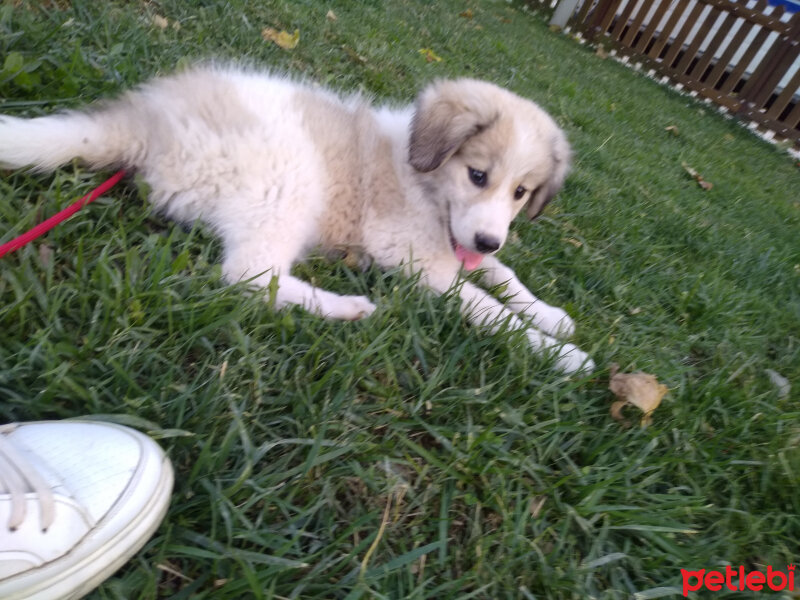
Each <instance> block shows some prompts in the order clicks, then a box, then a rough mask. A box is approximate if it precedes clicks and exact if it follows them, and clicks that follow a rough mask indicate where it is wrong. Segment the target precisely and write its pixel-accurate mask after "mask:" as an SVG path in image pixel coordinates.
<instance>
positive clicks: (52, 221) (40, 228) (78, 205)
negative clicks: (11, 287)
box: [0, 171, 125, 258]
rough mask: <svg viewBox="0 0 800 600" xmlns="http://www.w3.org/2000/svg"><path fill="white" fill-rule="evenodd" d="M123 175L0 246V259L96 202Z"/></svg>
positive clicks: (111, 179)
mask: <svg viewBox="0 0 800 600" xmlns="http://www.w3.org/2000/svg"><path fill="white" fill-rule="evenodd" d="M124 175H125V171H117V172H116V173H114V175H112V176H111V177H110V178H109V179H107V180H106V181H104V182H103V183H101V184H100V185H99V186H97V187H96V188H95V189H94V190H93V191H92V192H90V193H88V194H86V195H85V196H84V197H83V198H81V199H80V200H78V201H77V202H73V203H72V204H70V205H69V206H68V207H67V208H65V209H64V210H62V211H61V212H58V213H56V214H54V215H53V216H52V217H50V218H49V219H47V220H46V221H44V222H42V223H39V224H38V225H37V226H36V227H34V228H33V229H31V230H30V231H28V232H26V233H23V234H22V235H21V236H19V237H16V238H14V239H13V240H11V241H10V242H6V243H5V244H3V245H2V246H0V258H2V257H3V256H5V255H6V254H8V253H9V252H13V251H14V250H18V249H19V248H22V247H23V246H24V245H25V244H27V243H29V242H32V241H33V240H35V239H36V238H37V237H39V236H40V235H42V234H44V233H47V232H48V231H50V230H51V229H52V228H53V227H55V226H56V225H58V224H59V223H61V222H63V221H66V220H67V219H69V218H70V217H71V216H72V215H74V214H75V213H76V212H78V211H79V210H80V209H82V208H83V207H84V206H86V205H87V204H89V203H90V202H94V201H95V200H97V198H98V197H100V196H102V195H103V194H105V193H106V192H107V191H108V190H110V189H111V188H112V187H114V186H115V185H116V184H117V182H119V180H120V179H122V178H123V177H124Z"/></svg>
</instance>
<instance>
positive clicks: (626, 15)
mask: <svg viewBox="0 0 800 600" xmlns="http://www.w3.org/2000/svg"><path fill="white" fill-rule="evenodd" d="M637 4H639V0H628V2H627V4H625V8H623V9H622V13H621V14H620V15H619V17H618V18H617V24H616V25H614V29H612V30H611V37H612V38H613V39H615V40H618V39H620V38H621V37H622V32H623V31H624V30H625V26H626V25H627V24H628V20H629V19H630V18H631V13H632V12H633V9H634V8H636V5H637Z"/></svg>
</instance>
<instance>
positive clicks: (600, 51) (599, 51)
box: [594, 46, 608, 58]
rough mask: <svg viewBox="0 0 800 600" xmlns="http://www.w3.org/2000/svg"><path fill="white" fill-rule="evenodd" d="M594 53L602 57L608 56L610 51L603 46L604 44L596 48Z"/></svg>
mask: <svg viewBox="0 0 800 600" xmlns="http://www.w3.org/2000/svg"><path fill="white" fill-rule="evenodd" d="M594 53H595V55H596V56H599V57H600V58H608V52H606V49H605V48H603V46H598V47H597V50H595V51H594Z"/></svg>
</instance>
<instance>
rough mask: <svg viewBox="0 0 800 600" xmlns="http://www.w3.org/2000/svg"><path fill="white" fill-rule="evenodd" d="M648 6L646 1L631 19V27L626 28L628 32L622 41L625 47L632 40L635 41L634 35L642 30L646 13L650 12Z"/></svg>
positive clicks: (648, 3) (631, 42)
mask: <svg viewBox="0 0 800 600" xmlns="http://www.w3.org/2000/svg"><path fill="white" fill-rule="evenodd" d="M650 4H651V3H650V2H646V1H645V2H642V3H641V4H640V6H639V12H638V13H637V14H636V16H634V17H633V22H632V23H631V26H630V27H628V32H627V33H626V34H625V37H624V38H623V39H622V43H623V44H625V45H626V46H630V45H631V44H633V40H634V39H636V34H637V33H639V30H640V29H641V28H642V23H644V20H645V17H647V13H648V12H649V10H650Z"/></svg>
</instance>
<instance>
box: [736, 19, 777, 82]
mask: <svg viewBox="0 0 800 600" xmlns="http://www.w3.org/2000/svg"><path fill="white" fill-rule="evenodd" d="M775 12H776V13H778V14H777V15H776V18H779V17H780V16H781V15H782V14H783V7H782V6H779V7H778V8H777V10H776V11H775ZM784 53H785V49H784V47H783V44H781V40H780V35H779V36H777V37H775V39H773V40H772V42H771V45H770V46H769V48H767V52H766V54H764V57H763V58H762V60H761V62H760V63H758V64H757V65H756V68H755V70H754V71H753V73H752V74H751V75H750V77H748V79H747V83H746V84H745V85H744V87H743V88H742V91H741V92H740V94H741V95H742V96H745V97H749V96H750V94H752V93H753V90H759V89H761V86H762V84H763V83H764V80H765V79H766V78H767V77H769V74H770V73H771V72H772V71H773V70H774V69H775V67H776V66H777V64H778V63H779V62H780V60H781V59H782V58H783V55H784Z"/></svg>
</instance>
